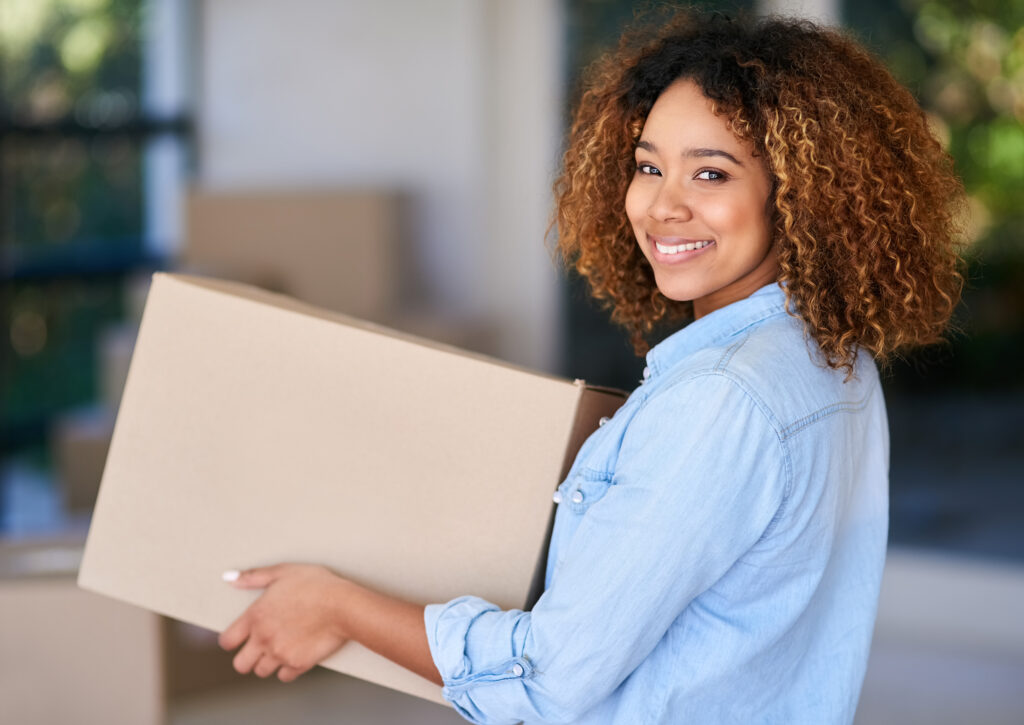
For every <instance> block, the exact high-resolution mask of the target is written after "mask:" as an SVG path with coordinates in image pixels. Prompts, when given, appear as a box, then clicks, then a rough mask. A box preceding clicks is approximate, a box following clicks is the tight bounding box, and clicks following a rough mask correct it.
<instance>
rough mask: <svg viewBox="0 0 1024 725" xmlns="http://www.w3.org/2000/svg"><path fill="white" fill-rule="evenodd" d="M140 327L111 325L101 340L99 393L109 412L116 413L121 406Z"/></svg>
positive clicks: (104, 331) (101, 336)
mask: <svg viewBox="0 0 1024 725" xmlns="http://www.w3.org/2000/svg"><path fill="white" fill-rule="evenodd" d="M138 334H139V329H138V325H136V324H131V323H128V324H123V325H111V326H109V327H107V328H106V329H104V330H103V332H102V333H101V334H100V339H99V360H98V362H99V365H98V369H99V380H98V381H97V382H98V383H99V385H98V387H99V391H100V401H101V402H102V403H103V405H104V406H106V407H107V408H108V409H109V410H112V411H116V410H117V407H118V406H119V405H120V404H121V394H122V393H123V392H124V383H125V381H126V380H127V379H128V366H129V365H130V364H131V359H132V350H133V349H134V348H135V338H136V336H137V335H138Z"/></svg>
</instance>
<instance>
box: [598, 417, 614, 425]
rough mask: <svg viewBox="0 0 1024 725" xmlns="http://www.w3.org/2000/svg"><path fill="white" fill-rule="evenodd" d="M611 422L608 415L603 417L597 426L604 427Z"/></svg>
mask: <svg viewBox="0 0 1024 725" xmlns="http://www.w3.org/2000/svg"><path fill="white" fill-rule="evenodd" d="M610 420H611V418H609V417H608V416H607V415H606V416H603V417H602V418H601V420H599V421H597V424H598V425H599V426H601V425H604V424H605V423H607V422H608V421H610Z"/></svg>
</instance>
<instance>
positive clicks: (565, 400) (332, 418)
mask: <svg viewBox="0 0 1024 725" xmlns="http://www.w3.org/2000/svg"><path fill="white" fill-rule="evenodd" d="M590 397H591V395H590V393H588V391H587V389H586V388H585V387H584V386H582V385H579V384H574V383H571V382H568V381H563V380H558V379H555V378H551V377H547V376H541V375H536V374H533V373H528V372H525V371H522V370H518V369H515V368H513V367H511V366H508V365H504V364H497V363H494V362H485V361H483V360H481V359H480V358H479V357H477V356H469V355H463V354H458V353H456V352H455V351H453V350H452V349H446V348H444V347H443V346H437V345H424V344H418V343H416V342H413V341H411V340H410V339H408V338H406V337H404V336H397V335H391V334H383V333H382V332H381V331H380V330H379V329H370V328H369V327H368V326H366V325H361V324H353V323H352V322H351V321H350V320H344V319H343V318H341V317H340V316H337V315H332V314H329V313H322V312H319V311H313V310H311V309H310V308H309V307H308V306H306V305H301V304H300V303H295V302H293V301H290V300H287V299H286V298H282V297H280V296H278V295H272V294H268V293H263V292H259V291H257V290H253V289H251V288H245V287H241V286H238V285H226V284H220V283H216V282H212V281H206V280H195V279H189V278H181V277H176V276H173V275H157V276H156V277H155V279H154V283H153V286H152V289H151V292H150V298H149V300H148V302H147V305H146V309H145V312H144V315H143V323H142V328H141V330H140V334H139V338H138V342H137V343H136V348H135V352H134V356H133V359H132V362H131V367H130V371H129V374H128V381H127V384H126V387H125V392H124V397H123V399H122V403H121V409H120V412H119V414H118V419H117V423H116V425H115V429H114V437H113V441H112V443H111V446H110V453H109V455H108V459H107V465H106V469H105V471H104V476H103V482H102V484H101V487H100V492H99V496H98V500H97V505H96V509H95V512H94V515H93V521H92V526H91V529H90V532H89V537H88V541H87V545H86V550H85V555H84V558H83V562H82V567H81V573H80V578H79V583H80V584H81V586H83V587H85V588H88V589H91V590H94V591H97V592H100V593H104V594H108V595H110V596H114V597H117V598H119V599H123V600H125V601H128V602H131V603H134V604H137V605H140V606H143V607H146V608H148V609H151V610H154V611H157V612H159V613H162V614H166V615H169V616H172V617H175V618H177V619H181V620H183V621H186V622H190V623H192V624H197V625H199V626H202V627H207V628H209V629H213V630H217V631H221V630H223V629H224V628H225V627H226V626H227V625H228V624H230V622H231V621H233V620H234V619H235V618H236V617H237V616H238V615H239V614H240V613H241V612H242V611H243V610H244V608H245V607H246V606H247V605H248V603H249V602H250V601H252V600H253V599H254V598H255V596H256V594H255V593H252V592H243V591H239V590H235V589H233V588H231V587H229V586H226V585H225V584H223V582H221V580H220V574H221V572H222V571H224V570H226V569H237V568H248V567H252V566H259V565H265V564H271V563H276V562H281V561H311V562H319V563H323V564H325V565H327V566H329V567H331V568H333V569H335V570H337V571H339V572H341V573H343V574H344V575H346V576H348V577H350V578H352V579H354V580H356V581H360V582H363V583H365V584H367V585H370V586H373V587H376V588H378V589H381V590H383V591H385V592H389V593H391V594H394V595H397V596H401V597H403V598H406V599H409V600H412V601H417V602H424V603H427V602H436V601H446V600H448V599H450V598H452V597H455V596H458V595H462V594H476V595H479V596H482V597H485V598H487V599H488V600H490V601H493V602H495V603H496V604H498V605H499V606H502V607H505V608H516V607H522V606H523V604H524V602H525V600H526V599H527V596H528V592H529V591H530V584H531V581H532V579H533V578H534V574H535V572H536V568H537V562H538V559H539V558H540V555H541V554H542V552H543V551H545V550H546V542H545V536H546V533H547V531H548V524H549V519H550V514H551V510H552V503H551V493H552V491H553V489H554V488H555V486H556V485H557V484H558V482H559V480H560V474H561V472H562V471H563V469H564V467H565V460H566V456H567V450H569V449H570V448H571V446H572V445H575V444H576V443H575V442H576V441H579V442H580V443H581V442H582V440H583V438H584V437H585V434H584V433H581V432H580V430H578V428H579V427H580V426H584V427H586V426H588V425H589V426H590V429H591V430H592V429H593V427H594V426H596V420H592V419H593V417H594V416H593V414H592V413H589V412H587V413H585V412H584V411H587V410H589V407H588V406H587V405H583V406H582V407H581V403H583V402H584V401H586V400H589V399H590ZM620 402H621V401H620ZM574 454H575V451H574V450H573V451H572V454H570V455H574ZM325 665H326V666H328V667H331V668H333V669H337V670H339V671H342V672H347V673H349V674H354V675H357V676H359V677H363V678H365V679H368V680H370V681H373V682H377V683H379V684H384V685H387V686H390V687H394V688H396V689H400V690H403V691H405V692H409V693H412V694H416V695H419V696H422V697H427V698H428V699H432V700H435V701H438V702H441V701H442V700H441V697H440V688H438V687H436V686H435V685H433V684H431V683H429V682H427V681H426V680H423V679H422V678H419V677H418V676H416V675H413V674H412V673H409V672H407V671H405V670H403V669H402V668H399V667H397V666H396V665H393V664H392V663H390V662H388V661H387V660H385V659H383V658H380V657H378V656H377V655H374V654H372V653H370V652H368V651H366V650H364V649H362V648H361V647H359V646H358V645H355V644H350V645H347V646H346V647H344V648H343V649H342V650H341V651H340V652H339V653H338V654H336V655H335V656H334V657H332V658H331V659H330V660H328V661H327V662H326V663H325Z"/></svg>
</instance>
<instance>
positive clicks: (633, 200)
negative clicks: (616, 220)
mask: <svg viewBox="0 0 1024 725" xmlns="http://www.w3.org/2000/svg"><path fill="white" fill-rule="evenodd" d="M642 197H643V194H641V192H640V187H639V186H638V185H637V184H636V183H633V182H631V183H630V185H629V186H628V187H627V188H626V217H627V218H628V219H629V223H630V224H632V225H633V228H634V230H635V229H636V225H637V222H639V221H640V219H641V218H642V217H643V215H644V209H645V205H644V202H643V198H642Z"/></svg>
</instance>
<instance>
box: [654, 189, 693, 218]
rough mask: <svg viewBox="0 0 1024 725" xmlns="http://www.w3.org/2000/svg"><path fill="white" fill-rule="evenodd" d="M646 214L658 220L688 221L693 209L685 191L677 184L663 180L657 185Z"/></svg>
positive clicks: (691, 216)
mask: <svg viewBox="0 0 1024 725" xmlns="http://www.w3.org/2000/svg"><path fill="white" fill-rule="evenodd" d="M647 214H648V216H650V217H651V218H652V219H654V220H655V221H659V222H669V221H688V220H689V219H692V218H693V209H692V208H691V206H690V199H689V195H688V194H687V193H686V191H685V190H684V189H683V188H682V187H681V186H679V185H678V184H675V183H671V182H668V181H665V182H662V183H661V184H659V185H658V190H657V193H655V195H654V197H653V198H652V199H651V203H650V206H648V207H647Z"/></svg>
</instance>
